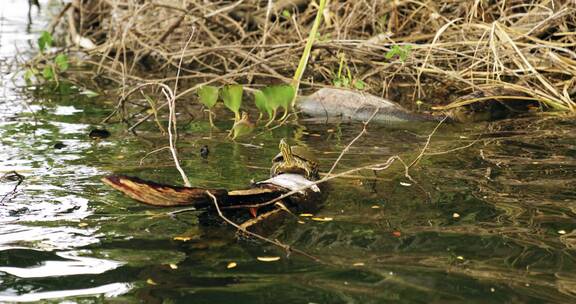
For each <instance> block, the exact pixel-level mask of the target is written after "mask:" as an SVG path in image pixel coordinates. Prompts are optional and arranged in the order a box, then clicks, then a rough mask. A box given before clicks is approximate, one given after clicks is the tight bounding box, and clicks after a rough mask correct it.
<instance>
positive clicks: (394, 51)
mask: <svg viewBox="0 0 576 304" xmlns="http://www.w3.org/2000/svg"><path fill="white" fill-rule="evenodd" d="M399 52H400V48H399V47H398V46H397V45H393V46H392V48H391V49H390V50H389V51H388V52H386V55H385V56H384V57H385V58H386V59H392V57H394V55H396V54H398V53H399Z"/></svg>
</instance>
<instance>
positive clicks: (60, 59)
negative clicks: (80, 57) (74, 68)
mask: <svg viewBox="0 0 576 304" xmlns="http://www.w3.org/2000/svg"><path fill="white" fill-rule="evenodd" d="M54 63H56V66H57V67H58V70H59V71H60V72H64V71H66V70H67V69H68V67H69V64H68V56H66V55H65V54H58V56H56V58H54Z"/></svg>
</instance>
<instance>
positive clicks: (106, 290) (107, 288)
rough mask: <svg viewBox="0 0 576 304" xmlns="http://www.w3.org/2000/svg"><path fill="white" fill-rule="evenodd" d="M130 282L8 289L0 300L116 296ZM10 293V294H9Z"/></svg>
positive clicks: (124, 290)
mask: <svg viewBox="0 0 576 304" xmlns="http://www.w3.org/2000/svg"><path fill="white" fill-rule="evenodd" d="M130 287H131V286H130V284H123V283H112V284H106V285H102V286H98V287H94V288H84V289H73V290H64V291H45V292H36V293H28V294H23V295H20V294H19V293H18V292H16V291H15V290H8V291H7V292H6V294H5V295H0V301H6V302H35V301H41V300H46V299H58V298H65V297H79V296H100V295H103V296H105V297H116V296H119V295H121V294H124V293H126V292H127V291H128V290H130ZM11 294H12V295H11Z"/></svg>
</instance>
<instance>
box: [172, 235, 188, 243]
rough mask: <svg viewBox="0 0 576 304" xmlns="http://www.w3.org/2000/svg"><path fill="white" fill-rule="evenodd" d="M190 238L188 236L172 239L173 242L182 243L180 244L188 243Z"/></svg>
mask: <svg viewBox="0 0 576 304" xmlns="http://www.w3.org/2000/svg"><path fill="white" fill-rule="evenodd" d="M191 239H192V238H191V237H189V236H175V237H174V238H173V240H175V241H182V242H188V241H189V240H191Z"/></svg>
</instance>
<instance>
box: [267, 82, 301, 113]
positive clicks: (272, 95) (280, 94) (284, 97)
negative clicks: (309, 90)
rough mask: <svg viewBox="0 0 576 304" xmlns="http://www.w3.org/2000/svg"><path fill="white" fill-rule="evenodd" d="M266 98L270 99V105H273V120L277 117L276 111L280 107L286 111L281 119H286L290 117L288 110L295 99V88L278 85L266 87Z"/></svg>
mask: <svg viewBox="0 0 576 304" xmlns="http://www.w3.org/2000/svg"><path fill="white" fill-rule="evenodd" d="M262 91H263V92H264V95H266V98H267V99H268V103H269V104H271V107H272V112H273V115H272V118H271V119H273V118H274V117H275V116H276V110H277V109H278V107H282V109H284V115H283V116H282V118H280V119H285V118H286V117H287V116H288V109H289V108H290V104H292V99H293V98H294V87H292V86H291V85H276V86H270V87H266V88H264V89H263V90H262Z"/></svg>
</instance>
